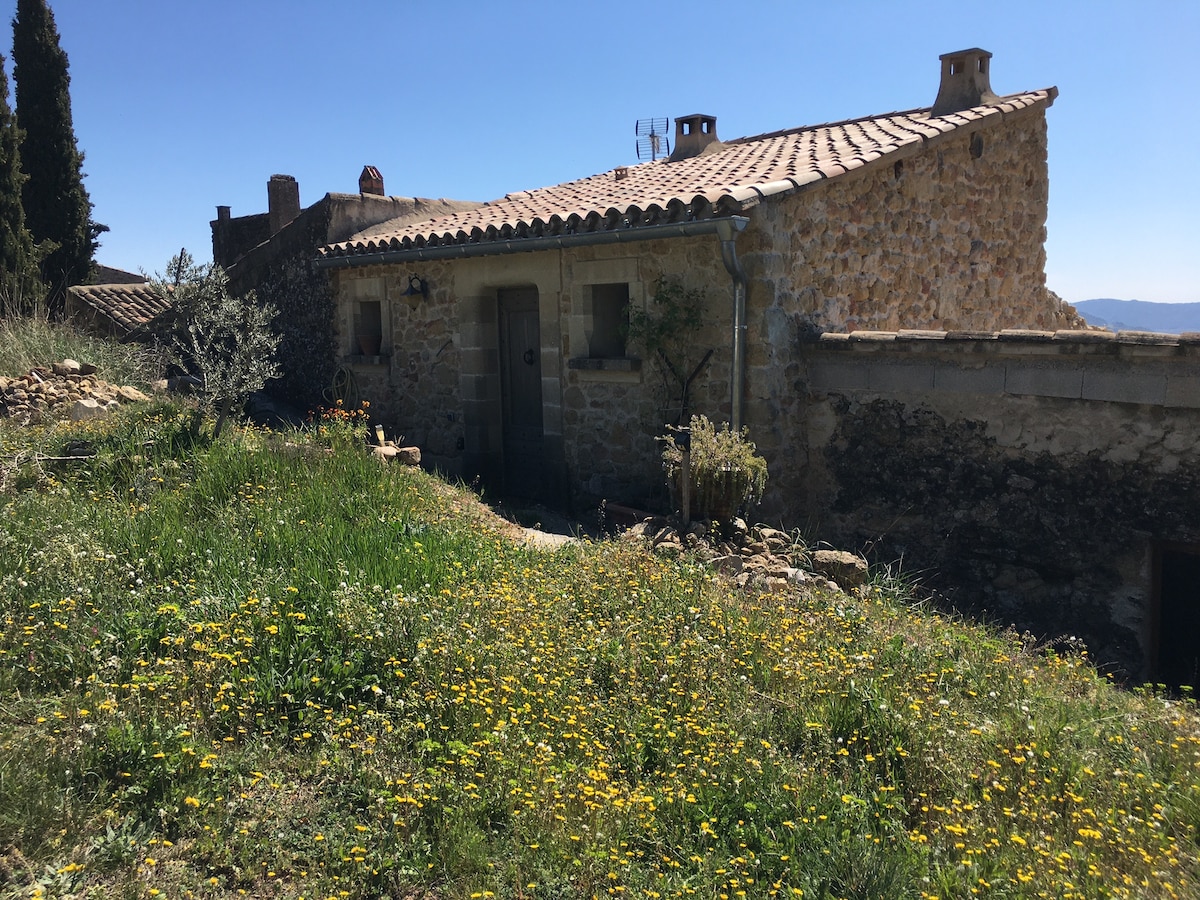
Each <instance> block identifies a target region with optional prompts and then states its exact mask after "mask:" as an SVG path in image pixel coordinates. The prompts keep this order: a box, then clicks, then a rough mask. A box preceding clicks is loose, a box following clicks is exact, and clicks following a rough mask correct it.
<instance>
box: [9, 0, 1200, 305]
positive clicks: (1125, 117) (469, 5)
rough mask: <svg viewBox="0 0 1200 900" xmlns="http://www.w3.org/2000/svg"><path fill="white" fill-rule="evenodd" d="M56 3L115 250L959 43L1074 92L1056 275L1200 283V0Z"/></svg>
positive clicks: (546, 166)
mask: <svg viewBox="0 0 1200 900" xmlns="http://www.w3.org/2000/svg"><path fill="white" fill-rule="evenodd" d="M51 7H52V9H53V10H54V14H55V18H56V21H57V23H58V28H59V32H60V34H61V38H62V45H63V47H64V49H65V50H66V51H67V53H68V54H69V56H70V63H71V78H72V83H71V96H72V104H73V113H74V121H75V132H76V136H77V138H78V140H79V145H80V148H81V149H82V150H83V151H84V153H85V154H86V161H85V171H86V173H87V181H86V184H87V187H88V190H89V192H90V193H91V198H92V201H93V202H94V204H95V213H94V215H95V218H96V219H97V220H98V221H100V222H103V223H105V224H107V225H109V226H110V227H111V229H112V231H111V232H110V233H108V234H106V235H104V236H103V238H102V246H101V248H100V252H99V260H100V261H101V262H103V263H105V264H107V265H112V266H117V267H119V268H124V269H130V270H134V271H136V270H139V269H144V270H147V271H150V272H154V271H159V270H162V269H163V268H164V267H165V264H166V262H167V260H168V259H169V258H170V256H171V255H172V254H174V253H176V252H178V250H179V248H180V247H187V248H188V250H189V251H191V252H192V253H193V255H195V256H196V257H197V258H201V259H204V258H211V233H210V231H209V226H208V223H209V221H210V220H211V219H213V218H214V217H215V214H216V206H217V205H227V206H230V207H232V211H233V215H235V216H239V215H247V214H250V213H256V212H262V211H265V209H266V183H267V179H268V178H269V177H270V176H271V175H272V174H275V173H283V174H289V175H294V176H295V177H296V178H297V179H298V180H299V183H300V199H301V203H302V204H303V205H305V206H307V205H308V204H310V203H313V202H315V201H316V200H318V199H320V197H321V196H323V195H324V194H325V193H326V192H328V191H344V192H353V191H356V190H357V189H358V188H357V178H358V174H359V172H360V171H361V170H362V167H363V165H365V164H371V165H374V166H377V167H378V168H379V169H380V170H381V171H382V172H383V176H384V180H385V185H386V188H387V192H388V193H389V194H398V195H403V196H423V197H452V198H456V199H472V200H488V199H493V198H495V197H498V196H501V195H503V194H504V193H506V192H508V191H513V190H520V189H525V188H532V187H541V186H543V185H547V184H554V183H557V182H560V181H566V180H569V179H573V178H577V177H582V176H585V175H590V174H594V173H596V172H601V171H606V170H608V169H610V168H612V167H613V166H615V165H621V164H625V163H632V162H636V155H635V148H634V134H633V128H634V122H635V120H636V119H638V118H641V117H648V116H668V117H674V116H681V115H685V114H688V113H695V112H701V113H706V114H711V115H715V116H716V117H717V131H718V134H719V136H721V137H723V138H732V137H739V136H742V135H747V134H757V133H761V132H764V131H773V130H777V129H781V128H790V127H795V126H799V125H810V124H817V123H821V122H826V121H832V120H838V119H845V118H851V117H856V116H863V115H872V114H876V113H884V112H889V111H892V110H897V109H911V108H914V107H920V106H928V105H930V104H931V103H932V102H933V99H934V97H935V96H936V94H937V83H938V75H939V68H938V66H939V64H938V55H939V54H941V53H946V52H949V51H952V50H960V49H963V48H966V47H974V46H978V47H983V48H984V49H987V50H990V51H991V52H992V53H993V54H994V57H993V59H992V73H991V74H992V87H993V89H994V90H996V92H997V93H1001V94H1004V93H1014V92H1017V91H1024V90H1033V89H1038V88H1044V87H1049V86H1051V85H1056V86H1057V87H1058V88H1059V90H1060V95H1059V98H1058V100H1057V101H1056V102H1055V104H1054V106H1053V107H1052V108H1051V109H1050V110H1049V113H1048V120H1049V129H1050V160H1049V162H1050V216H1049V221H1048V223H1047V228H1048V233H1049V237H1048V241H1047V253H1048V256H1049V260H1048V266H1047V275H1048V283H1049V286H1050V288H1051V289H1053V290H1055V291H1057V292H1058V293H1059V294H1060V295H1062V296H1063V297H1064V299H1067V300H1070V301H1079V300H1085V299H1089V298H1093V297H1117V298H1123V299H1140V300H1155V301H1189V300H1190V301H1200V214H1198V211H1200V178H1198V177H1197V173H1196V163H1197V162H1200V109H1198V100H1197V98H1198V97H1200V67H1198V66H1197V64H1196V61H1195V48H1196V46H1197V42H1198V40H1200V2H1197V0H1141V2H1137V3H1134V2H1122V3H1116V2H1058V0H1040V2H1023V0H1022V2H991V3H964V2H962V0H954V2H940V0H932V2H914V0H892V2H884V0H879V2H869V0H858V2H853V0H852V2H832V3H815V2H790V3H785V2H753V0H745V2H741V3H735V2H732V0H725V2H710V0H690V2H673V0H659V2H655V3H645V2H627V0H608V2H605V3H579V2H557V3H533V2H520V0H510V2H505V3H495V2H475V0H458V2H449V0H444V2H440V3H437V2H413V0H407V2H402V0H391V2H380V3H373V4H368V3H361V4H333V3H329V2H328V0H325V2H313V0H286V2H285V0H203V2H184V3H177V2H164V0H51ZM3 8H6V9H7V10H8V12H9V17H8V21H11V18H12V12H13V11H14V10H15V2H13V0H7V2H6V3H4V4H0V9H3ZM0 46H3V48H4V49H5V50H7V49H8V48H9V47H11V35H6V37H5V39H4V40H3V41H2V42H0ZM5 55H6V56H7V55H8V54H7V53H6V54H5ZM9 66H10V68H9V73H10V76H11V60H10V62H9Z"/></svg>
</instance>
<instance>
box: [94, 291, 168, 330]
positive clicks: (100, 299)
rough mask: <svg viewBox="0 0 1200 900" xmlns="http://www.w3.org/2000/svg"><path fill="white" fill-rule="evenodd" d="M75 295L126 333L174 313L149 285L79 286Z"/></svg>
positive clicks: (164, 299) (166, 301)
mask: <svg viewBox="0 0 1200 900" xmlns="http://www.w3.org/2000/svg"><path fill="white" fill-rule="evenodd" d="M70 292H71V295H72V296H73V297H76V298H78V299H79V300H80V301H81V302H83V303H85V304H87V305H88V306H89V307H91V308H92V309H94V310H95V311H96V312H98V313H99V314H100V315H102V316H105V317H106V318H108V319H111V320H112V321H113V322H116V323H117V324H118V325H119V326H121V328H123V329H125V330H126V331H133V330H134V329H135V328H138V327H140V326H142V325H145V324H146V323H147V322H149V321H150V320H151V319H153V318H154V317H155V316H157V315H159V314H160V313H162V312H164V311H166V310H167V309H170V307H171V304H170V302H169V301H168V300H167V299H166V298H165V297H164V296H163V295H162V294H160V293H159V292H158V291H156V290H155V289H154V288H152V287H151V286H150V285H149V284H146V283H142V284H77V285H75V286H73V287H72V288H70Z"/></svg>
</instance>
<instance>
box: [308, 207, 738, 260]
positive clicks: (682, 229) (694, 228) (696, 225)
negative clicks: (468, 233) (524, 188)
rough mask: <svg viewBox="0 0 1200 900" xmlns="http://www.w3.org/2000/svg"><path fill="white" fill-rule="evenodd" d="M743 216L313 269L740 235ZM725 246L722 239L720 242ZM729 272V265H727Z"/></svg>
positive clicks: (450, 248)
mask: <svg viewBox="0 0 1200 900" xmlns="http://www.w3.org/2000/svg"><path fill="white" fill-rule="evenodd" d="M749 221H750V220H749V219H748V218H746V217H745V216H722V217H720V218H714V219H697V220H695V221H692V222H669V223H665V224H662V225H642V226H636V227H630V228H621V229H618V230H615V231H588V232H583V233H578V234H559V235H544V236H542V237H530V238H515V239H511V240H505V241H485V242H480V243H475V244H449V245H446V246H438V247H413V248H410V249H408V250H382V251H376V252H371V253H362V254H355V255H353V256H322V257H318V258H317V261H316V265H317V267H318V268H322V269H340V268H350V267H353V266H373V265H382V264H385V263H397V262H429V261H431V260H440V259H472V258H475V257H479V256H500V255H502V254H506V253H525V252H534V251H537V250H566V249H567V248H570V247H591V246H596V245H599V244H619V243H629V242H632V241H653V240H657V239H660V238H674V237H695V236H697V235H705V234H716V235H720V234H722V233H724V232H725V231H729V230H731V229H732V231H733V233H736V232H738V231H741V230H742V229H744V228H745V227H746V225H747V223H749ZM722 243H724V238H722ZM726 268H728V264H726Z"/></svg>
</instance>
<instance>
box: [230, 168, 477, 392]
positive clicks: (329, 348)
mask: <svg viewBox="0 0 1200 900" xmlns="http://www.w3.org/2000/svg"><path fill="white" fill-rule="evenodd" d="M478 205H479V204H478V203H474V202H464V201H458V200H429V199H423V198H417V197H389V196H387V195H386V194H385V193H384V185H383V176H382V175H381V174H380V172H379V170H378V169H377V168H375V167H374V166H364V167H363V170H362V174H361V175H359V179H358V193H357V194H351V193H334V192H331V193H327V194H325V196H323V197H322V198H321V199H320V200H318V201H317V202H315V203H313V204H311V205H310V206H308V207H304V208H302V207H301V205H300V186H299V183H298V182H297V181H296V179H295V178H294V177H293V176H291V175H272V176H271V178H270V180H269V181H268V182H267V211H266V212H263V213H253V214H251V215H245V216H232V215H231V214H230V213H231V209H230V207H228V206H218V207H217V218H216V219H215V220H213V221H212V222H210V223H209V225H210V227H211V229H212V243H213V261H214V262H215V263H217V265H219V266H221V267H222V268H223V269H225V272H226V274H227V275H228V276H229V288H230V290H231V291H232V292H233V293H235V294H243V293H246V292H248V291H251V290H253V291H255V292H256V293H257V295H258V297H259V299H260V300H263V301H267V302H271V303H273V304H274V305H275V306H276V308H277V309H278V310H279V312H280V316H279V319H278V321H277V323H276V324H277V327H278V328H279V329H280V331H281V333H282V338H283V341H282V343H281V344H280V348H279V358H280V363H281V365H282V367H283V370H284V375H283V377H282V379H280V381H278V382H276V383H273V385H272V386H271V390H272V393H274V394H276V395H278V396H279V397H280V399H283V400H286V401H289V402H290V403H292V404H293V405H295V406H296V407H298V408H299V410H300V411H301V412H303V411H305V410H308V409H312V408H314V407H315V406H316V405H318V404H320V403H321V402H322V401H323V400H324V399H325V397H326V396H328V393H329V389H330V386H331V383H332V380H333V377H334V374H335V372H336V371H337V368H338V360H337V357H336V356H335V351H334V345H333V338H332V334H331V330H330V322H331V321H332V320H333V317H334V301H333V292H332V289H331V285H330V277H329V274H328V273H327V272H325V271H323V270H319V269H317V268H316V266H315V265H314V258H315V252H316V250H317V248H320V247H323V246H325V245H326V244H329V243H333V242H336V241H342V240H346V239H347V238H349V237H351V236H352V235H356V234H363V233H369V229H370V228H371V227H372V226H374V225H377V224H378V223H380V222H391V223H404V222H407V221H408V220H410V219H415V220H418V221H424V220H426V219H429V218H431V217H434V216H441V215H446V214H448V213H453V212H457V211H462V210H466V209H472V208H474V207H476V206H478Z"/></svg>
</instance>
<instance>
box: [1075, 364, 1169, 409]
mask: <svg viewBox="0 0 1200 900" xmlns="http://www.w3.org/2000/svg"><path fill="white" fill-rule="evenodd" d="M1082 396H1083V399H1085V400H1108V401H1111V402H1115V403H1152V404H1155V405H1159V406H1161V405H1162V404H1163V403H1164V402H1165V400H1166V397H1167V376H1166V375H1155V374H1140V373H1136V372H1092V371H1084V373H1083V395H1082Z"/></svg>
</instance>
